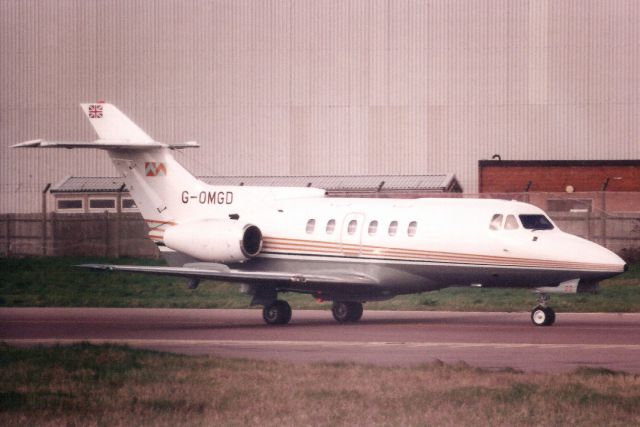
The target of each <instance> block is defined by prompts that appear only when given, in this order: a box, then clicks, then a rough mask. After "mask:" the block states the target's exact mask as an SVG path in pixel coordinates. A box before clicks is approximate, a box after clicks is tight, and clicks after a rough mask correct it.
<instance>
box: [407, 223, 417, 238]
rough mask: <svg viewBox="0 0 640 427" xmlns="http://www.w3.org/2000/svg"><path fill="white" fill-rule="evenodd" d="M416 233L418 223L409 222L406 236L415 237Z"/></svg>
mask: <svg viewBox="0 0 640 427" xmlns="http://www.w3.org/2000/svg"><path fill="white" fill-rule="evenodd" d="M416 231H418V222H417V221H411V222H410V223H409V227H408V228H407V234H408V235H409V237H413V236H415V235H416Z"/></svg>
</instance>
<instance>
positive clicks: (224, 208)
mask: <svg viewBox="0 0 640 427" xmlns="http://www.w3.org/2000/svg"><path fill="white" fill-rule="evenodd" d="M82 110H83V111H84V113H85V115H86V116H87V118H88V119H89V121H90V123H91V124H92V125H93V127H94V129H95V131H96V132H97V134H98V136H99V139H98V140H96V141H93V142H54V141H44V140H34V141H27V142H24V143H21V144H17V145H14V147H47V148H48V147H61V148H99V149H103V150H106V151H107V153H108V154H109V156H110V157H111V160H112V161H113V164H114V165H115V167H116V168H117V169H118V171H119V172H120V173H121V174H122V175H123V176H124V179H125V182H126V186H127V188H128V189H129V192H130V193H131V195H132V196H133V198H134V200H135V202H136V204H137V205H138V207H139V209H140V212H141V213H142V216H143V217H144V219H145V221H146V223H147V225H148V227H149V235H148V237H149V238H150V239H152V240H153V241H155V242H156V244H157V245H158V246H159V247H160V249H161V250H162V251H163V254H165V255H166V257H167V259H168V264H169V266H167V267H144V266H128V265H102V264H90V265H84V267H88V268H91V269H96V270H117V271H129V272H137V273H151V274H159V275H170V276H179V277H185V278H187V279H188V281H189V287H190V288H195V287H196V286H198V283H199V282H200V280H203V279H209V280H218V281H227V282H236V283H239V284H241V285H242V287H241V289H242V290H243V291H244V292H246V293H248V294H250V295H252V296H253V299H252V301H251V304H252V305H263V306H264V310H263V317H264V321H265V322H266V323H268V324H270V325H276V324H285V323H288V322H289V320H290V319H291V307H290V306H289V304H288V303H287V302H286V301H284V300H281V299H278V295H279V294H282V293H286V292H299V293H304V294H309V295H311V296H313V297H315V298H317V299H320V300H325V301H333V306H332V312H333V316H334V318H335V319H336V320H337V321H339V322H355V321H357V320H359V319H360V318H361V316H362V312H363V306H362V304H363V303H364V302H367V301H377V300H386V299H389V298H393V297H394V296H396V295H401V294H409V293H418V292H425V291H433V290H437V289H442V288H446V287H449V286H470V285H471V286H483V287H520V288H532V289H535V290H536V291H537V292H538V306H537V307H536V308H534V309H533V311H532V312H531V320H532V321H533V323H534V324H535V325H538V326H546V325H551V324H553V322H554V320H555V313H554V311H553V310H552V309H551V308H550V307H549V306H547V304H546V301H547V299H548V298H547V296H546V294H549V293H576V292H581V291H592V290H594V288H595V287H596V286H597V283H598V281H600V280H602V279H606V278H608V277H612V276H615V275H617V274H620V273H622V272H623V271H624V270H625V269H626V265H625V263H624V261H623V260H622V259H620V258H619V257H618V256H617V255H615V254H614V253H613V252H611V251H609V250H607V249H605V248H603V247H602V246H599V245H597V244H595V243H592V242H590V241H587V240H584V239H581V238H578V237H576V236H573V235H570V234H567V233H564V232H562V231H561V230H560V229H558V227H557V226H556V225H555V224H554V223H553V221H551V220H550V219H549V218H548V216H547V215H546V214H545V213H544V212H543V211H542V210H540V209H539V208H537V207H535V206H532V205H530V204H526V203H520V202H515V201H504V200H483V199H439V198H429V199H415V200H404V199H403V200H394V199H363V198H329V197H326V196H325V191H324V190H321V189H316V188H285V187H282V188H275V187H243V186H240V187H235V186H211V185H207V184H205V183H203V182H202V181H199V180H198V179H196V178H195V177H194V176H193V175H191V174H190V173H189V172H188V171H187V170H186V169H185V168H184V167H182V165H180V164H179V163H178V162H177V161H176V160H175V159H174V157H173V155H172V150H175V149H183V148H189V147H197V146H198V144H196V143H194V142H188V143H184V144H175V145H170V144H164V143H160V142H157V141H155V140H154V139H153V138H151V137H150V136H149V135H147V134H146V133H145V132H144V131H143V130H142V129H140V128H139V127H138V126H137V125H135V124H134V123H133V122H132V121H131V120H130V119H129V118H128V117H126V116H125V115H124V114H123V113H122V112H120V110H118V109H117V108H116V107H115V106H113V105H111V104H105V103H96V104H82Z"/></svg>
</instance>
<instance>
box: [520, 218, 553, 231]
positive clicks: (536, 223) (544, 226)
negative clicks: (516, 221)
mask: <svg viewBox="0 0 640 427" xmlns="http://www.w3.org/2000/svg"><path fill="white" fill-rule="evenodd" d="M520 222H521V223H522V226H523V227H524V228H526V229H529V230H553V229H554V227H553V224H551V221H549V219H548V218H547V217H546V216H544V215H520Z"/></svg>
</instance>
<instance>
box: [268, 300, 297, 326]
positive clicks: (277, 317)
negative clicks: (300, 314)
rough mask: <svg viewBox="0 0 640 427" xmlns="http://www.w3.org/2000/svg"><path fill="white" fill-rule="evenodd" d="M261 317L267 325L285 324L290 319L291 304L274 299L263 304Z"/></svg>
mask: <svg viewBox="0 0 640 427" xmlns="http://www.w3.org/2000/svg"><path fill="white" fill-rule="evenodd" d="M262 318H263V319H264V321H265V323H266V324H267V325H285V324H287V323H289V321H290V320H291V306H290V305H289V303H288V302H286V301H283V300H277V301H274V302H272V303H271V304H269V305H265V306H264V308H263V309H262Z"/></svg>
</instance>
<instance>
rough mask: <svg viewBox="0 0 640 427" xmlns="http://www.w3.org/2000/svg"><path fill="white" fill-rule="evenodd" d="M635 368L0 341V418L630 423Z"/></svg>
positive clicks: (633, 420) (638, 394)
mask: <svg viewBox="0 0 640 427" xmlns="http://www.w3.org/2000/svg"><path fill="white" fill-rule="evenodd" d="M638 407H640V377H639V376H634V375H629V374H624V373H617V372H612V371H607V370H602V369H579V370H577V371H575V372H572V373H568V374H523V373H520V372H516V371H513V370H503V371H498V372H490V371H486V370H481V369H476V368H472V367H469V366H467V365H453V366H452V365H445V364H443V363H439V362H435V363H429V364H425V365H421V366H416V367H379V366H372V365H362V364H352V363H331V364H322V363H320V364H318V363H316V364H289V363H281V362H264V361H247V360H235V359H222V358H218V357H212V356H209V357H190V356H180V355H174V354H166V353H158V352H152V351H142V350H133V349H130V348H127V347H121V346H112V345H101V346H95V345H90V344H77V345H73V346H68V347H59V346H56V347H50V348H42V347H39V348H32V349H21V348H15V347H9V346H6V345H2V344H0V425H3V426H17V425H68V426H73V425H110V426H118V425H159V426H162V425H170V426H177V425H238V426H244V425H248V424H250V425H265V426H270V425H274V426H275V425H278V426H282V425H332V426H333V425H567V424H568V425H585V426H605V425H638V424H640V412H638V410H637V408H638Z"/></svg>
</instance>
